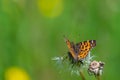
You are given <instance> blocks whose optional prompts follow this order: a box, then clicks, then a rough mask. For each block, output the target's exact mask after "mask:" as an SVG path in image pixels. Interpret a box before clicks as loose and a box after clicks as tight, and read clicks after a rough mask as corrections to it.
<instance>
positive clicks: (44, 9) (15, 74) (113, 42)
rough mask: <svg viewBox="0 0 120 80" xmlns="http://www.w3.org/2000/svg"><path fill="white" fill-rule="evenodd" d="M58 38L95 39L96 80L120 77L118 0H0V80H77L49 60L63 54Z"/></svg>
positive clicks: (64, 52)
mask: <svg viewBox="0 0 120 80" xmlns="http://www.w3.org/2000/svg"><path fill="white" fill-rule="evenodd" d="M64 35H65V36H66V37H67V38H68V39H70V40H71V41H74V42H80V41H84V40H88V39H95V40H96V41H97V46H96V47H95V48H94V50H93V51H92V53H93V55H94V56H96V57H95V58H94V59H95V60H98V61H103V62H105V68H104V73H103V75H102V76H101V80H118V79H119V78H120V76H119V73H120V69H119V68H120V63H119V62H120V0H0V80H81V77H80V76H78V75H71V74H70V73H69V72H63V73H62V72H61V73H59V71H61V69H59V68H57V67H58V66H56V65H55V64H56V63H55V62H54V61H52V60H51V59H52V58H53V57H55V56H62V55H64V54H67V51H68V49H67V46H66V43H65V41H64V37H63V36H64ZM64 70H65V69H64V68H62V71H64ZM84 73H85V77H86V80H95V78H94V76H89V75H88V74H87V72H85V71H84Z"/></svg>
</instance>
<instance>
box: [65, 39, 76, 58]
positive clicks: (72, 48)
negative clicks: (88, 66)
mask: <svg viewBox="0 0 120 80" xmlns="http://www.w3.org/2000/svg"><path fill="white" fill-rule="evenodd" d="M65 41H66V44H67V47H68V49H69V52H70V54H71V55H72V57H73V58H74V59H77V56H76V54H75V50H74V44H73V43H71V42H70V41H69V40H68V39H65Z"/></svg>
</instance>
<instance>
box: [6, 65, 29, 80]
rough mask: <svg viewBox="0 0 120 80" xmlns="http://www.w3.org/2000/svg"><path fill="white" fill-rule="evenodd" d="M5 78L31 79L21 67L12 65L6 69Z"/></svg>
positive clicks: (14, 79) (9, 79) (11, 79)
mask: <svg viewBox="0 0 120 80" xmlns="http://www.w3.org/2000/svg"><path fill="white" fill-rule="evenodd" d="M5 80H31V79H30V76H29V75H28V73H27V72H26V71H25V70H24V69H21V68H19V67H10V68H8V69H7V70H6V71H5Z"/></svg>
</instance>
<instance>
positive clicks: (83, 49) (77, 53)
mask: <svg viewBox="0 0 120 80" xmlns="http://www.w3.org/2000/svg"><path fill="white" fill-rule="evenodd" d="M65 41H66V44H67V47H68V50H69V52H68V57H69V60H70V61H71V63H72V64H76V63H79V62H81V63H83V62H82V61H83V60H84V59H85V58H86V57H87V55H88V54H89V52H90V50H91V49H92V48H93V47H95V46H96V40H87V41H83V42H79V43H77V44H74V43H73V42H70V41H69V40H68V39H66V38H65Z"/></svg>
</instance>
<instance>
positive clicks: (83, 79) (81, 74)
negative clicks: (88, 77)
mask: <svg viewBox="0 0 120 80" xmlns="http://www.w3.org/2000/svg"><path fill="white" fill-rule="evenodd" d="M80 76H81V78H82V80H85V77H84V75H83V73H82V72H81V71H80Z"/></svg>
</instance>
